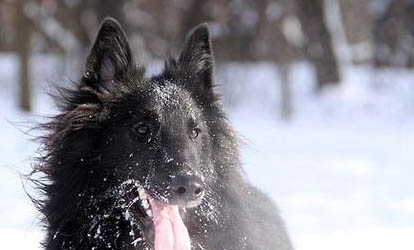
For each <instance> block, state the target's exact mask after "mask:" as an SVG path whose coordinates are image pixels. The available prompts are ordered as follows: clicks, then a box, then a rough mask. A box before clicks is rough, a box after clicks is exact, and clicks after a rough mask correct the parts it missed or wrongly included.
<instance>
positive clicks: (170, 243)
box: [150, 199, 191, 250]
mask: <svg viewBox="0 0 414 250" xmlns="http://www.w3.org/2000/svg"><path fill="white" fill-rule="evenodd" d="M150 203H151V209H152V214H153V220H154V226H155V242H154V245H155V250H190V249H191V241H190V236H189V234H188V230H187V228H186V227H185V225H184V222H183V220H182V219H181V216H180V213H179V212H178V207H177V206H173V205H168V204H164V203H161V202H158V201H155V200H153V199H150Z"/></svg>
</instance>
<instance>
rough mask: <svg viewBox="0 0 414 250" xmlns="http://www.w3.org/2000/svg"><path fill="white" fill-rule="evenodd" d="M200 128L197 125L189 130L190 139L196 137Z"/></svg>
mask: <svg viewBox="0 0 414 250" xmlns="http://www.w3.org/2000/svg"><path fill="white" fill-rule="evenodd" d="M200 132H201V130H200V129H199V128H197V127H195V128H193V129H192V130H191V134H190V139H192V140H194V139H196V138H197V137H198V135H199V134H200Z"/></svg>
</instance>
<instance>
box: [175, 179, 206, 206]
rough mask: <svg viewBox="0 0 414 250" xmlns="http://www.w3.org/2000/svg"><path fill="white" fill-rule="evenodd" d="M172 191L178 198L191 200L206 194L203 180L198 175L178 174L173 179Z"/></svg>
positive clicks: (186, 200)
mask: <svg viewBox="0 0 414 250" xmlns="http://www.w3.org/2000/svg"><path fill="white" fill-rule="evenodd" d="M171 188H172V191H173V192H174V196H175V198H176V199H177V200H181V201H185V202H191V201H197V200H199V199H200V198H201V197H202V196H203V194H204V187H203V182H202V180H201V178H200V177H198V176H196V175H176V176H174V178H173V179H172V187H171Z"/></svg>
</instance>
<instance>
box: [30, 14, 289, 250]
mask: <svg viewBox="0 0 414 250" xmlns="http://www.w3.org/2000/svg"><path fill="white" fill-rule="evenodd" d="M212 71H213V58H212V50H211V44H210V39H209V33H208V29H207V26H206V25H205V24H203V25H200V26H198V27H197V28H195V29H194V31H192V32H191V34H190V35H189V37H188V39H187V41H186V44H185V47H184V50H183V52H182V53H181V55H180V56H179V57H178V58H177V59H173V58H170V59H168V60H166V63H165V68H164V71H163V72H162V73H161V74H159V75H157V76H154V77H151V78H145V77H144V69H143V68H142V67H141V66H137V65H136V64H134V61H133V58H132V53H131V49H130V47H129V44H128V41H127V38H126V37H125V34H124V32H123V30H122V28H121V27H120V26H119V24H118V23H117V22H116V21H115V20H113V19H106V20H105V21H104V22H103V24H102V26H101V28H100V30H99V32H98V35H97V38H96V41H95V44H94V46H93V48H92V50H91V52H90V55H89V56H88V58H87V62H86V68H85V72H84V75H83V77H82V79H81V81H80V82H79V84H77V86H76V87H75V88H72V89H64V90H61V91H60V93H61V98H60V99H59V102H58V104H59V105H60V106H61V113H60V114H58V115H57V116H55V117H54V118H52V120H51V122H49V123H48V124H46V125H45V128H46V129H47V133H46V136H45V137H44V138H43V142H44V143H43V145H44V151H43V152H44V154H43V155H42V157H40V158H39V163H38V164H37V166H36V168H35V171H38V172H41V173H43V174H44V175H45V176H46V180H45V181H40V182H39V180H37V181H36V183H37V184H38V185H41V189H42V190H43V191H44V197H45V199H44V200H42V201H38V205H39V208H40V210H41V212H42V214H43V215H44V223H45V226H46V229H47V237H46V239H45V241H44V242H43V244H44V246H45V248H46V249H157V250H184V249H190V248H191V249H209V250H213V249H214V250H216V249H228V250H229V249H265V250H271V249H276V250H282V249H283V250H286V249H292V248H291V244H290V241H289V238H288V236H287V234H286V232H285V229H284V226H283V223H282V221H281V219H280V217H279V216H278V212H277V209H276V207H275V205H274V204H273V203H272V202H271V201H270V199H269V198H268V197H266V196H265V195H263V194H262V193H261V192H260V191H258V190H257V189H256V188H254V187H253V186H252V185H251V184H249V183H248V181H247V180H246V179H245V177H244V175H243V171H242V169H241V167H240V163H239V160H238V151H237V140H236V136H235V134H234V132H233V130H232V128H231V127H230V123H229V121H228V119H227V118H226V116H225V115H224V114H223V112H222V110H221V108H220V104H219V102H218V98H217V95H216V94H215V93H214V91H213V85H214V84H213V77H212V74H213V72H212Z"/></svg>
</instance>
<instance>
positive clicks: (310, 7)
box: [296, 0, 340, 90]
mask: <svg viewBox="0 0 414 250" xmlns="http://www.w3.org/2000/svg"><path fill="white" fill-rule="evenodd" d="M296 3H297V7H298V17H299V20H300V22H301V24H302V28H303V31H304V33H305V35H306V36H307V42H306V45H305V55H306V56H307V58H308V59H309V60H310V61H311V63H312V64H313V65H314V66H315V68H316V77H317V81H318V85H317V89H318V90H320V89H322V88H323V87H324V86H326V85H331V84H338V83H339V80H340V77H339V70H338V63H337V60H336V58H335V54H334V51H333V48H332V39H331V34H330V33H329V31H328V28H327V26H326V23H325V21H324V20H325V18H324V16H325V15H324V4H323V0H313V1H309V0H296Z"/></svg>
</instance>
